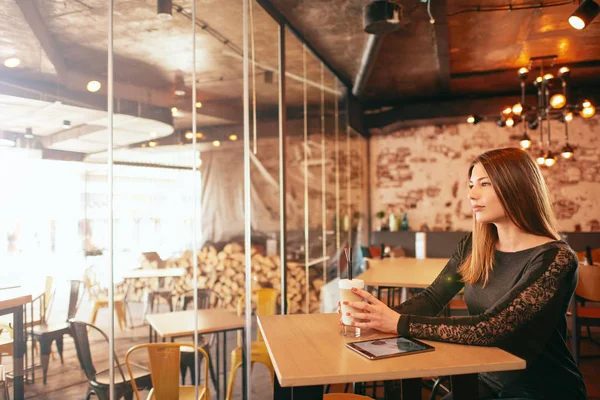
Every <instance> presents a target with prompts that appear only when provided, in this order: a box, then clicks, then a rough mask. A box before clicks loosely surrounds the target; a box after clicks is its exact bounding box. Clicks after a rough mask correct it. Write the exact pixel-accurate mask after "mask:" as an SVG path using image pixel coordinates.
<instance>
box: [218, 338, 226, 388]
mask: <svg viewBox="0 0 600 400" xmlns="http://www.w3.org/2000/svg"><path fill="white" fill-rule="evenodd" d="M217 371H218V370H217ZM223 393H224V394H223V395H224V396H225V393H227V331H225V332H223Z"/></svg>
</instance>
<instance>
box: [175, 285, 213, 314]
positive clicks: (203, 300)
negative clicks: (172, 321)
mask: <svg viewBox="0 0 600 400" xmlns="http://www.w3.org/2000/svg"><path fill="white" fill-rule="evenodd" d="M197 293H198V302H197V304H198V310H206V309H208V308H219V307H221V304H222V299H221V297H220V296H219V295H218V294H217V293H216V292H214V291H212V290H211V289H206V288H202V289H198V291H197ZM193 295H194V291H193V290H192V291H190V292H188V293H186V296H185V297H186V298H189V297H188V296H193ZM190 302H191V303H193V302H194V300H193V298H192V300H190V301H185V302H184V303H183V309H184V310H186V309H187V307H188V303H190Z"/></svg>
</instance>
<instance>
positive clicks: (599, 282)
mask: <svg viewBox="0 0 600 400" xmlns="http://www.w3.org/2000/svg"><path fill="white" fill-rule="evenodd" d="M575 294H576V295H577V296H578V297H581V298H583V299H585V300H588V301H600V264H594V265H582V264H579V280H578V282H577V288H576V289H575Z"/></svg>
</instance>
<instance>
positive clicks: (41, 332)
mask: <svg viewBox="0 0 600 400" xmlns="http://www.w3.org/2000/svg"><path fill="white" fill-rule="evenodd" d="M70 283H71V285H70V286H71V291H70V295H69V308H68V311H67V318H66V319H65V322H61V323H57V324H51V325H50V324H48V318H47V314H46V312H47V310H46V308H45V307H44V306H43V304H42V306H41V307H40V310H41V318H40V321H39V324H38V325H35V323H33V322H26V323H25V325H26V326H27V325H30V324H33V325H35V326H33V327H32V329H31V331H30V332H29V334H30V335H31V337H32V340H33V341H34V342H37V343H39V345H40V353H41V360H42V373H43V377H44V379H43V380H44V384H46V380H47V376H48V365H49V363H50V352H51V346H52V342H56V348H57V349H58V355H59V356H60V363H61V364H64V359H63V336H64V335H70V330H69V324H68V322H67V321H69V320H70V319H72V318H74V317H75V314H76V313H77V307H78V306H79V291H80V290H79V289H80V286H81V281H77V280H72V281H71V282H70ZM38 299H40V301H42V299H43V298H42V297H39V298H38Z"/></svg>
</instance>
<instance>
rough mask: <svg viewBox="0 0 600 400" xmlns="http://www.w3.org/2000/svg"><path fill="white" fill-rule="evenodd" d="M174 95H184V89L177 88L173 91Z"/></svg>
mask: <svg viewBox="0 0 600 400" xmlns="http://www.w3.org/2000/svg"><path fill="white" fill-rule="evenodd" d="M175 96H185V90H181V89H177V90H176V91H175Z"/></svg>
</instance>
